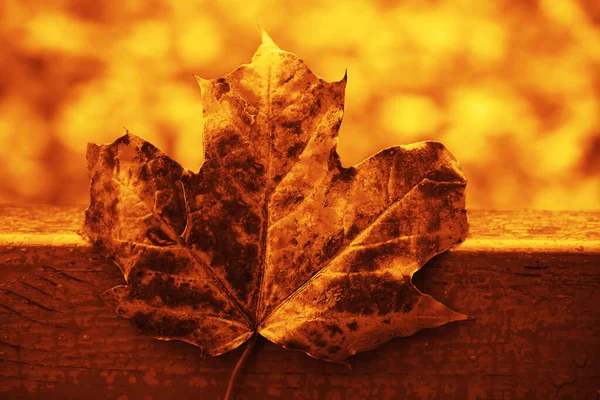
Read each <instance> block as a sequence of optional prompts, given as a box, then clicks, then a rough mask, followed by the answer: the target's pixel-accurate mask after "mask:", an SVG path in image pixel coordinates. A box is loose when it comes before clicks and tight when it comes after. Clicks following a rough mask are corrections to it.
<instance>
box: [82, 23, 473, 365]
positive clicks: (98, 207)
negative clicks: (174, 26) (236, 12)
mask: <svg viewBox="0 0 600 400" xmlns="http://www.w3.org/2000/svg"><path fill="white" fill-rule="evenodd" d="M198 82H199V84H200V87H201V92H202V107H203V127H204V131H203V132H204V133H203V135H204V143H205V161H204V163H203V164H202V167H201V168H200V171H199V172H198V173H194V172H191V171H189V170H186V169H184V168H183V167H182V166H180V165H179V164H178V163H176V162H175V161H173V160H172V159H170V158H169V157H168V156H166V155H165V154H164V153H162V152H161V151H160V150H159V149H157V148H156V147H155V146H153V145H152V144H150V143H148V142H146V141H144V140H142V139H140V138H139V137H137V136H134V135H132V134H130V133H127V134H126V135H125V136H123V137H121V138H119V139H117V140H116V141H115V142H113V143H111V144H108V145H101V146H98V145H95V144H90V145H89V146H88V153H87V157H88V163H89V165H88V169H89V175H90V179H91V193H90V197H91V200H90V206H89V208H88V209H87V210H86V220H85V224H84V228H83V233H84V234H85V235H86V236H87V237H88V238H89V239H90V240H91V241H92V242H94V243H95V245H96V246H97V248H99V249H100V250H101V251H102V252H103V253H104V254H105V255H106V256H108V257H110V258H112V259H113V260H114V261H115V263H116V264H117V265H118V266H119V267H120V269H121V270H122V272H123V274H124V277H125V280H126V282H127V285H123V286H117V287H115V288H112V289H110V290H108V291H106V292H105V293H103V298H104V299H105V301H106V302H107V303H108V304H109V305H111V306H112V307H113V308H114V309H115V310H116V312H117V313H119V314H120V315H122V316H124V317H127V318H130V319H132V320H133V321H134V322H135V323H136V324H137V325H138V326H139V327H140V328H142V329H143V330H144V331H145V332H146V333H148V334H150V335H152V336H154V337H156V338H159V339H165V340H182V341H185V342H189V343H192V344H194V345H196V346H198V347H199V348H200V349H201V350H202V354H203V355H204V356H216V355H219V354H222V353H225V352H227V351H230V350H232V349H234V348H236V347H238V346H239V345H241V344H242V343H244V342H245V341H247V340H248V339H249V338H250V337H252V336H253V335H256V334H260V335H262V336H264V337H265V338H267V339H268V340H270V341H272V342H275V343H277V344H279V345H282V346H284V347H286V348H289V349H297V350H301V351H303V352H305V353H307V354H308V355H310V356H313V357H316V358H320V359H325V360H328V361H337V362H341V361H343V360H345V359H346V358H347V357H349V356H351V355H353V354H355V353H356V352H360V351H364V350H368V349H373V348H375V347H377V346H378V345H380V344H382V343H384V342H386V341H389V340H390V339H392V338H394V337H398V336H408V335H411V334H413V333H415V332H416V331H418V330H420V329H422V328H430V327H435V326H439V325H442V324H445V323H447V322H450V321H456V320H462V319H465V318H466V316H465V315H463V314H459V313H456V312H454V311H452V310H450V309H449V308H447V307H446V306H444V305H442V304H441V303H439V302H437V301H435V300H434V299H433V298H432V297H430V296H428V295H426V294H423V293H421V292H420V291H419V290H417V289H416V288H415V287H414V286H413V284H412V283H411V277H412V275H413V274H414V273H415V272H416V271H417V270H418V269H419V268H420V267H421V266H422V265H423V264H424V263H425V262H426V261H427V260H429V259H430V258H431V257H433V256H434V255H436V254H439V253H442V252H444V251H446V250H448V249H450V248H451V247H453V246H455V245H457V244H458V243H460V242H462V241H463V240H464V239H465V238H466V234H467V230H468V225H467V219H466V211H465V194H464V192H465V184H466V178H465V176H464V174H463V173H462V171H461V170H460V167H459V165H458V162H457V161H456V159H455V158H454V157H453V156H452V155H451V154H450V153H449V152H448V151H447V150H446V149H445V147H444V146H443V145H441V144H439V143H435V142H421V143H416V144H412V145H409V146H396V147H392V148H389V149H386V150H383V151H381V152H379V153H377V154H376V155H374V156H372V157H371V158H369V159H367V160H365V161H363V162H361V163H359V164H357V165H355V166H353V167H350V168H344V167H343V166H342V165H341V162H340V159H339V157H338V154H337V152H336V144H337V141H338V138H337V137H338V131H339V128H340V124H341V121H342V114H343V109H344V89H345V86H346V77H345V76H344V78H343V79H342V80H341V81H339V82H333V83H330V82H325V81H324V80H323V79H321V78H319V77H318V76H317V75H315V74H314V73H312V72H311V71H310V70H309V69H308V67H307V66H306V65H305V63H304V62H303V61H302V60H301V59H299V58H298V57H297V56H295V55H294V54H291V53H289V52H286V51H282V50H281V49H279V48H278V47H277V46H276V45H275V44H274V43H273V42H272V40H271V39H270V38H269V37H268V36H266V35H264V36H263V43H262V45H261V46H260V47H259V48H258V50H257V52H256V53H255V55H254V57H253V58H252V61H251V62H250V63H249V64H245V65H242V66H241V67H239V68H238V69H236V70H234V71H233V72H231V73H230V74H228V75H227V76H226V77H225V78H220V79H215V80H204V79H201V78H198Z"/></svg>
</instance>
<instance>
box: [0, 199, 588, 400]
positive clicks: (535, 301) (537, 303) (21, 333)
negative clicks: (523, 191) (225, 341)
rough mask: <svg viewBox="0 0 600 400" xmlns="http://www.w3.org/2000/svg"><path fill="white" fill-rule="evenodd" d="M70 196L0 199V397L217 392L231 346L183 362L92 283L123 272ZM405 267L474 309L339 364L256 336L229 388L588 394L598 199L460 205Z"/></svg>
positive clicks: (431, 289) (299, 392) (273, 392)
mask: <svg viewBox="0 0 600 400" xmlns="http://www.w3.org/2000/svg"><path fill="white" fill-rule="evenodd" d="M83 209H84V207H79V206H77V207H61V208H57V207H40V206H37V207H27V208H23V207H10V206H0V398H1V399H13V398H14V399H30V398H44V399H46V398H60V399H69V398H73V399H75V398H82V397H85V398H90V399H105V398H109V399H113V398H114V399H122V400H125V399H131V400H133V399H171V398H193V399H219V398H222V396H223V394H224V392H225V387H226V384H227V379H228V378H229V374H230V372H231V370H232V369H233V367H234V365H235V363H236V362H237V359H238V358H239V356H240V355H241V352H242V351H243V348H239V349H236V350H234V351H232V352H230V353H227V354H225V355H223V356H220V357H216V358H212V359H205V360H199V359H198V354H199V352H198V351H197V349H196V348H195V347H193V346H191V345H188V344H185V343H181V342H162V341H157V340H152V339H150V338H148V337H146V336H144V335H142V334H140V331H139V330H138V329H137V328H136V327H135V325H133V324H132V323H131V322H130V321H129V320H126V319H123V318H120V317H119V316H117V315H116V314H114V313H113V312H112V311H110V310H108V309H107V308H106V307H105V306H104V304H103V302H102V301H101V300H100V299H99V297H98V295H99V293H101V292H102V291H104V290H106V289H108V288H111V287H113V286H115V285H118V284H122V283H123V282H124V281H123V278H122V275H121V273H120V271H119V270H118V268H117V267H116V266H114V265H113V264H111V263H109V262H106V261H104V260H102V258H101V257H100V256H99V255H98V254H96V253H94V252H93V251H92V249H91V248H90V247H89V246H88V245H87V244H86V243H85V242H84V241H83V240H81V239H80V238H79V237H78V236H77V234H76V231H77V230H78V229H79V227H80V226H81V224H82V219H83ZM469 219H470V223H471V237H470V239H469V240H467V241H466V242H465V243H464V245H463V246H461V247H459V248H458V249H455V250H453V251H451V252H448V253H445V254H442V255H440V256H438V257H436V258H435V259H433V260H432V261H430V262H429V263H428V264H427V265H426V266H425V267H423V268H422V269H421V271H419V272H418V273H417V274H416V275H415V277H414V279H413V282H414V283H415V284H416V285H417V287H418V288H419V289H421V290H422V291H424V292H425V293H428V294H431V295H432V296H434V297H435V298H436V299H437V300H439V301H441V302H443V303H444V304H446V305H448V306H450V307H451V308H453V309H455V310H457V311H459V312H463V313H466V314H468V315H470V316H472V317H474V318H475V319H473V320H470V321H465V322H459V323H454V324H449V325H446V326H443V327H441V328H437V329H432V330H425V331H421V332H419V333H418V334H416V335H414V336H412V337H409V338H401V339H395V340H392V341H391V342H389V343H387V344H385V345H383V346H381V347H380V348H378V349H377V350H374V351H370V352H365V353H362V354H358V355H356V356H354V357H352V358H351V359H350V363H351V365H352V369H348V368H347V367H345V366H343V365H338V364H330V363H327V362H324V361H320V360H315V359H312V358H310V357H308V356H306V355H304V354H303V353H300V352H295V351H289V350H284V349H282V348H279V347H278V346H276V345H274V344H271V343H269V342H267V341H266V340H259V342H258V344H257V346H256V347H255V349H254V350H253V353H252V354H251V355H250V357H249V359H248V360H247V364H246V365H245V366H244V369H243V372H242V374H241V375H240V377H239V381H238V385H237V388H236V393H237V395H236V398H237V399H263V398H267V399H271V398H273V399H277V398H284V399H287V398H300V399H502V400H505V399H592V400H597V399H598V398H600V395H599V392H598V390H599V389H600V212H588V213H581V212H532V211H520V212H491V211H487V212H483V211H473V212H471V211H470V212H469Z"/></svg>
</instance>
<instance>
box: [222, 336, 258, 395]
mask: <svg viewBox="0 0 600 400" xmlns="http://www.w3.org/2000/svg"><path fill="white" fill-rule="evenodd" d="M257 339H258V334H257V333H254V335H253V336H252V338H250V340H249V341H248V344H247V345H246V348H245V349H244V352H243V353H242V356H241V357H240V359H239V360H238V362H237V364H235V368H234V369H233V371H232V372H231V376H230V377H229V384H228V385H227V392H225V397H224V398H223V400H230V398H231V392H232V390H233V385H234V384H235V379H236V377H237V375H238V374H239V372H240V369H242V366H243V365H244V361H246V359H247V358H248V355H250V352H251V351H252V348H253V347H254V344H255V343H256V340H257Z"/></svg>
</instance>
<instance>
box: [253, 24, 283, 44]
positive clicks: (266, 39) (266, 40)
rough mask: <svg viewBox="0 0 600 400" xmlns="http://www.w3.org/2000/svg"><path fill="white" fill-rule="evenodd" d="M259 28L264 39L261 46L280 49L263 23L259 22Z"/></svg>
mask: <svg viewBox="0 0 600 400" xmlns="http://www.w3.org/2000/svg"><path fill="white" fill-rule="evenodd" d="M258 29H259V30H260V35H261V41H262V43H261V46H266V47H274V48H276V49H279V46H277V45H276V44H275V42H274V41H273V39H271V37H270V36H269V34H268V33H267V32H266V31H265V30H264V29H263V27H262V25H260V24H258Z"/></svg>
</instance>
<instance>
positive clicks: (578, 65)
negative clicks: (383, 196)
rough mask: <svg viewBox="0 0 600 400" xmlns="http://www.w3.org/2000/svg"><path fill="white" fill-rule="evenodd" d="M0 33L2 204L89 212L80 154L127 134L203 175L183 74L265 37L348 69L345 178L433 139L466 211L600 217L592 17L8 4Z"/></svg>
mask: <svg viewBox="0 0 600 400" xmlns="http://www.w3.org/2000/svg"><path fill="white" fill-rule="evenodd" d="M0 21H1V23H0V59H1V60H2V74H0V159H1V160H2V162H1V163H0V177H2V179H1V180H0V202H10V203H50V204H61V203H62V204H69V203H86V202H87V201H88V196H89V194H88V178H87V173H86V161H85V149H86V144H87V142H89V141H92V142H96V143H102V142H109V141H112V140H113V139H115V138H116V137H118V136H120V135H122V134H123V133H124V127H126V128H127V129H128V130H130V131H131V132H132V133H134V134H137V135H139V136H141V137H143V138H144V139H146V140H149V141H152V142H153V143H154V144H156V145H157V146H158V147H160V148H161V149H163V150H165V151H166V152H167V153H168V154H169V155H171V156H173V157H174V158H175V159H177V160H178V161H180V162H181V163H182V164H183V165H184V166H186V167H188V168H190V169H194V170H197V169H198V166H199V164H200V163H201V161H202V157H201V143H200V124H199V121H200V104H199V102H200V92H199V88H198V87H197V84H196V81H195V79H194V78H193V76H192V74H193V73H196V74H197V75H200V76H202V77H204V78H216V77H221V76H223V75H225V74H226V73H228V72H230V71H231V70H233V69H234V68H236V67H237V66H239V65H240V64H242V63H246V62H248V61H249V60H250V58H251V56H252V54H253V53H254V51H255V50H256V47H257V46H258V45H259V43H260V34H259V31H258V28H257V24H261V25H262V26H263V27H264V28H265V30H266V31H267V32H269V34H270V36H271V37H272V38H273V39H274V40H275V42H276V43H277V44H278V45H279V46H280V47H281V48H282V49H285V50H288V51H291V52H294V53H296V54H297V55H299V56H300V57H301V58H303V59H304V60H305V61H306V62H307V63H308V65H309V66H310V67H311V69H312V70H313V71H314V72H315V73H317V74H319V75H320V76H322V77H323V78H325V79H327V80H330V81H331V80H339V79H340V78H341V77H342V76H343V74H344V70H345V69H346V68H347V69H348V86H347V89H346V111H345V118H344V123H343V124H342V128H341V135H340V145H339V152H340V154H341V156H342V160H343V162H344V164H345V165H346V166H347V165H351V164H354V163H356V162H358V161H360V160H362V159H363V158H365V157H367V156H369V155H371V154H372V153H374V152H376V151H378V150H380V149H383V148H385V147H389V146H392V145H396V144H406V143H410V142H414V141H419V140H426V139H433V140H439V141H442V142H443V143H445V144H446V145H447V147H448V148H449V149H450V150H451V151H452V152H453V153H454V154H455V155H456V156H457V157H458V158H459V160H460V161H461V163H462V165H463V168H464V170H465V171H466V173H467V176H468V178H469V185H468V197H467V201H468V205H469V207H470V208H522V207H528V208H544V209H598V208H600V2H599V1H597V0H528V1H512V0H497V1H470V0H469V1H467V0H429V1H426V0H411V1H402V2H392V1H383V0H381V1H375V0H371V1H367V0H359V1H310V0H307V1H289V0H288V1H280V0H270V1H263V2H252V1H244V0H219V1H194V2H189V1H176V0H151V1H145V0H120V1H111V0H100V1H97V0H50V1H48V0H46V1H43V2H42V1H37V0H36V1H30V0H3V1H2V2H0Z"/></svg>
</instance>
